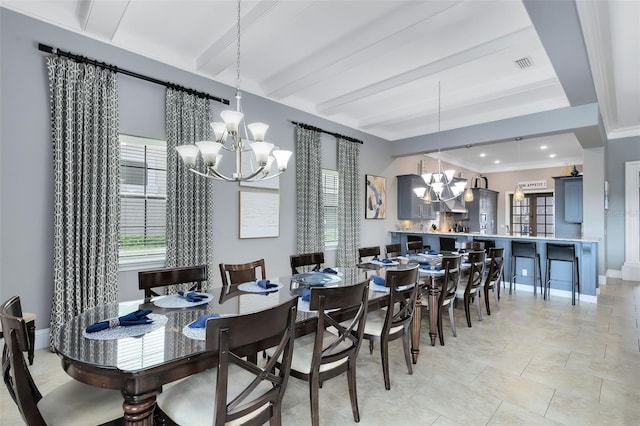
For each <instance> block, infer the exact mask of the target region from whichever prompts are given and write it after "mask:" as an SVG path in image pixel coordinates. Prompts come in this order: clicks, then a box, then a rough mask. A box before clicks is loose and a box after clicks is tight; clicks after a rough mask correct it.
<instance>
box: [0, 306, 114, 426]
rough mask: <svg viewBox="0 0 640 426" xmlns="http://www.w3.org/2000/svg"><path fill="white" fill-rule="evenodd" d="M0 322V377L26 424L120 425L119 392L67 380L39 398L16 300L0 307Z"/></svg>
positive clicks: (20, 309)
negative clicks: (0, 333) (1, 347)
mask: <svg viewBox="0 0 640 426" xmlns="http://www.w3.org/2000/svg"><path fill="white" fill-rule="evenodd" d="M0 323H1V324H2V330H3V332H4V350H3V353H2V376H3V377H4V383H5V385H6V386H7V390H8V391H9V395H10V396H11V398H12V399H13V401H14V402H15V403H16V405H17V406H18V411H20V415H21V416H22V419H23V420H24V421H25V423H26V424H27V425H29V426H46V425H69V426H91V425H106V424H112V425H116V424H121V423H122V416H123V413H124V410H123V409H122V403H123V398H122V394H121V393H120V391H117V390H110V389H103V388H99V387H94V386H90V385H86V384H84V383H81V382H79V381H76V380H70V381H68V382H67V383H65V384H63V385H61V386H58V387H57V388H55V389H54V390H52V391H50V392H49V393H47V394H46V395H44V396H42V394H41V393H40V391H39V390H38V387H37V385H36V383H35V381H34V380H33V377H32V376H31V373H30V372H29V367H28V366H27V363H26V362H25V359H24V355H23V352H24V351H26V350H27V348H28V347H29V338H28V332H27V324H26V322H25V319H24V317H23V315H22V306H21V304H20V298H19V297H17V296H15V297H12V298H11V299H9V300H7V301H6V302H5V303H3V304H2V306H1V307H0Z"/></svg>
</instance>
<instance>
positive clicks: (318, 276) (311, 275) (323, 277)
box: [291, 272, 344, 287]
mask: <svg viewBox="0 0 640 426" xmlns="http://www.w3.org/2000/svg"><path fill="white" fill-rule="evenodd" d="M343 275H344V274H328V273H326V272H305V273H302V274H295V275H293V276H291V281H293V282H297V283H301V284H304V285H306V286H309V287H313V286H322V285H326V284H333V283H339V282H340V281H342V276H343Z"/></svg>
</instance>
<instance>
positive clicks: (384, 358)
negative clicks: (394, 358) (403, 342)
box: [380, 339, 391, 390]
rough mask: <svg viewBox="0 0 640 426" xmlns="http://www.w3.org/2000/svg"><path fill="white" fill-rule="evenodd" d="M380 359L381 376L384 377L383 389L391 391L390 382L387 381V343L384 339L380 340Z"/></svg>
mask: <svg viewBox="0 0 640 426" xmlns="http://www.w3.org/2000/svg"><path fill="white" fill-rule="evenodd" d="M380 358H381V359H382V376H383V377H384V388H385V389H386V390H390V389H391V380H389V342H388V341H387V340H386V339H380Z"/></svg>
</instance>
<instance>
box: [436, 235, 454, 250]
mask: <svg viewBox="0 0 640 426" xmlns="http://www.w3.org/2000/svg"><path fill="white" fill-rule="evenodd" d="M439 239H440V251H455V249H456V239H455V238H451V237H440V238H439Z"/></svg>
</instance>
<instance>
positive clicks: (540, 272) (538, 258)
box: [533, 254, 546, 299]
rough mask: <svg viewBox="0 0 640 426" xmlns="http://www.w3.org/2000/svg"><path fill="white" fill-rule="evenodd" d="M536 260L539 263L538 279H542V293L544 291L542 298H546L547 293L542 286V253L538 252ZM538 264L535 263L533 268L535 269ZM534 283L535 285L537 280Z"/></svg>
mask: <svg viewBox="0 0 640 426" xmlns="http://www.w3.org/2000/svg"><path fill="white" fill-rule="evenodd" d="M536 261H537V263H538V280H540V293H542V298H543V299H544V298H545V297H546V293H545V291H544V289H543V287H542V267H541V266H540V255H539V254H536ZM535 268H536V265H533V269H534V271H535ZM533 285H534V286H535V285H536V283H535V281H534V282H533Z"/></svg>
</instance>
